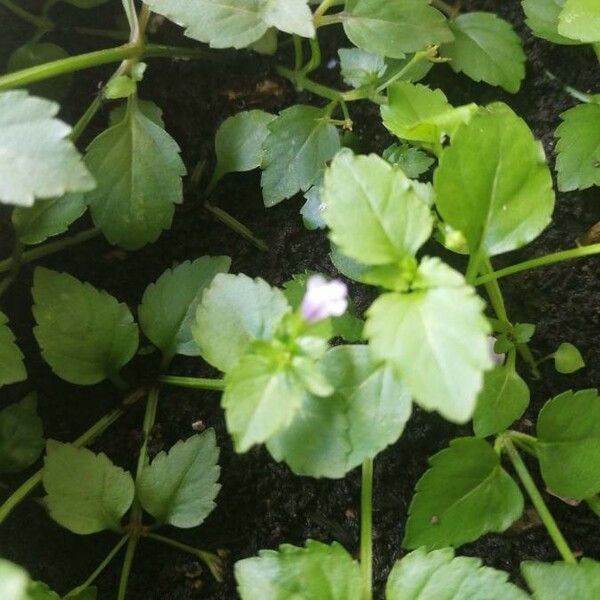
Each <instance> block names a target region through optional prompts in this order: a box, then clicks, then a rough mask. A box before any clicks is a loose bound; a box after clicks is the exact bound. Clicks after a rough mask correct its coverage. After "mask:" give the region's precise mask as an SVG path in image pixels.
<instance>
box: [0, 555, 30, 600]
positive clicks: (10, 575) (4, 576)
mask: <svg viewBox="0 0 600 600" xmlns="http://www.w3.org/2000/svg"><path fill="white" fill-rule="evenodd" d="M28 585H29V575H28V574H27V571H25V569H23V568H21V567H19V566H18V565H15V564H13V563H11V562H9V561H7V560H5V559H3V558H0V598H2V600H25V592H26V591H27V586H28Z"/></svg>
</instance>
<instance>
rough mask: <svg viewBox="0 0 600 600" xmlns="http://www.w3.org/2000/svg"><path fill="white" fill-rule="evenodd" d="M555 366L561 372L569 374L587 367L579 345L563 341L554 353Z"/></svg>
mask: <svg viewBox="0 0 600 600" xmlns="http://www.w3.org/2000/svg"><path fill="white" fill-rule="evenodd" d="M554 366H555V368H556V370H557V371H558V372H559V373H563V374H569V373H575V371H579V369H583V368H584V367H585V361H584V360H583V356H581V352H579V349H578V348H577V346H574V345H573V344H569V343H568V342H563V343H562V344H561V345H560V346H559V347H558V349H557V350H556V352H555V353H554Z"/></svg>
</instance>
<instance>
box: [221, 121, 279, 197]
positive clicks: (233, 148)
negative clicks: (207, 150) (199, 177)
mask: <svg viewBox="0 0 600 600" xmlns="http://www.w3.org/2000/svg"><path fill="white" fill-rule="evenodd" d="M275 118H276V117H275V115H272V114H270V113H268V112H264V111H263V110H248V111H244V112H239V113H237V114H236V115H234V116H233V117H229V118H228V119H226V120H225V121H224V122H223V123H222V125H221V126H220V127H219V129H218V131H217V135H216V137H215V152H216V154H217V166H216V168H215V173H214V175H213V178H212V181H211V185H212V186H214V185H216V183H217V182H218V181H219V180H220V179H221V178H222V177H223V176H224V175H227V173H235V172H243V171H252V170H253V169H257V168H258V167H260V165H261V164H262V161H263V145H264V143H265V139H266V138H267V135H268V134H269V129H268V127H267V126H268V125H269V123H270V122H271V121H272V120H273V119H275Z"/></svg>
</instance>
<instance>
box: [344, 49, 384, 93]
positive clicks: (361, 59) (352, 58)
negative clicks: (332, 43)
mask: <svg viewBox="0 0 600 600" xmlns="http://www.w3.org/2000/svg"><path fill="white" fill-rule="evenodd" d="M338 54H339V57H340V69H341V72H342V77H343V79H344V81H345V82H346V83H347V84H348V85H351V86H352V87H355V88H359V87H362V86H366V85H375V84H377V82H378V81H379V79H380V77H382V76H383V74H384V73H385V71H386V69H387V65H386V64H385V58H384V57H383V56H381V55H380V54H372V53H371V52H366V51H365V50H361V49H360V48H340V49H339V50H338Z"/></svg>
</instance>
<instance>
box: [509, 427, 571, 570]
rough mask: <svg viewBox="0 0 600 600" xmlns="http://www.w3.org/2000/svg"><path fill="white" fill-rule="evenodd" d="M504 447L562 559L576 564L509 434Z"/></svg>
mask: <svg viewBox="0 0 600 600" xmlns="http://www.w3.org/2000/svg"><path fill="white" fill-rule="evenodd" d="M511 435H512V434H511ZM503 447H504V449H505V450H506V453H507V454H508V457H509V458H510V461H511V462H512V464H513V467H514V468H515V471H516V472H517V475H518V476H519V479H520V480H521V483H522V484H523V487H524V488H525V490H526V491H527V494H528V495H529V498H531V502H532V503H533V506H534V507H535V509H536V511H537V513H538V515H539V516H540V519H542V522H543V523H544V526H545V527H546V530H547V531H548V533H549V535H550V537H551V538H552V541H553V542H554V545H555V546H556V549H557V550H558V551H559V553H560V555H561V556H562V559H563V560H564V561H565V562H568V563H573V564H575V563H576V562H577V560H576V559H575V556H574V555H573V552H572V551H571V549H570V548H569V545H568V544H567V541H566V540H565V538H564V537H563V534H562V533H561V531H560V529H559V528H558V525H557V524H556V521H555V520H554V517H553V516H552V514H551V513H550V511H549V510H548V507H547V506H546V503H545V502H544V499H543V498H542V495H541V494H540V491H539V490H538V488H537V486H536V485H535V482H534V481H533V478H532V477H531V475H530V474H529V471H528V470H527V467H526V466H525V463H524V462H523V459H522V458H521V455H520V454H519V452H518V450H517V449H516V448H515V446H514V444H513V443H512V440H511V439H510V437H509V436H505V437H504V438H503Z"/></svg>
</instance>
